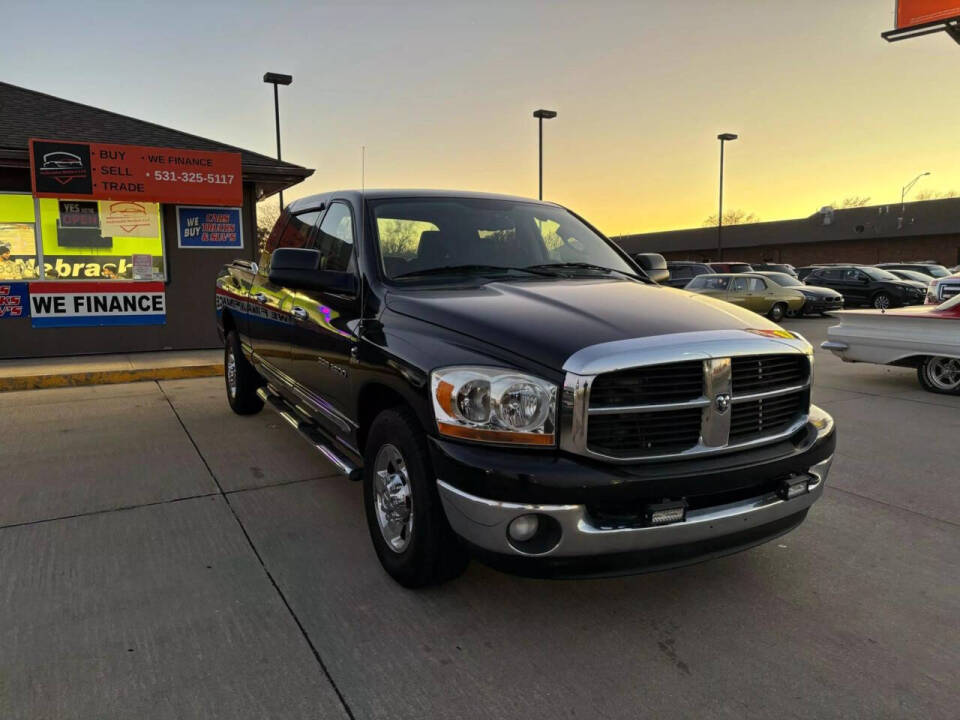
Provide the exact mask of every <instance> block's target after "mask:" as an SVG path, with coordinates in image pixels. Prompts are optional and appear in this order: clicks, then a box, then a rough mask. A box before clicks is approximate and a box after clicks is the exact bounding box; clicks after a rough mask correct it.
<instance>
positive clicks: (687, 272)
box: [670, 265, 693, 280]
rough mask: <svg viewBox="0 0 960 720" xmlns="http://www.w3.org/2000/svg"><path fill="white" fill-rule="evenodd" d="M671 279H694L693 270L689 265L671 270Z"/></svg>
mask: <svg viewBox="0 0 960 720" xmlns="http://www.w3.org/2000/svg"><path fill="white" fill-rule="evenodd" d="M670 277H673V278H677V279H681V280H682V279H683V278H690V277H693V269H692V268H691V267H690V266H689V265H681V266H679V267H672V268H670Z"/></svg>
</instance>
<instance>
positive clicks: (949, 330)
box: [821, 295, 960, 395]
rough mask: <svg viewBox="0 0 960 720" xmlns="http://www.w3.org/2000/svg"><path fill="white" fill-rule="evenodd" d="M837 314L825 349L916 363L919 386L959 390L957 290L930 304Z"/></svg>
mask: <svg viewBox="0 0 960 720" xmlns="http://www.w3.org/2000/svg"><path fill="white" fill-rule="evenodd" d="M839 315H840V324H839V325H834V326H833V327H831V328H829V329H828V330H827V341H826V342H825V343H823V344H822V346H821V347H823V348H824V349H825V350H830V351H832V352H833V354H834V355H836V356H837V357H839V358H840V359H842V360H843V361H845V362H866V363H876V364H878V365H899V366H907V367H916V368H917V377H918V378H919V380H920V384H921V385H922V386H923V389H924V390H927V391H929V392H934V393H943V394H947V395H960V295H957V296H955V297H953V298H951V299H950V300H947V301H946V302H945V303H941V304H940V305H937V306H935V307H931V306H930V305H924V306H922V307H909V308H900V309H898V310H889V311H886V312H882V311H877V310H853V311H844V312H841V313H839Z"/></svg>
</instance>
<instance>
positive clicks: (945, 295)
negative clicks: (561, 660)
mask: <svg viewBox="0 0 960 720" xmlns="http://www.w3.org/2000/svg"><path fill="white" fill-rule="evenodd" d="M954 295H960V283H940V299H941V300H949V299H950V298H952V297H953V296H954Z"/></svg>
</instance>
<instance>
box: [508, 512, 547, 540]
mask: <svg viewBox="0 0 960 720" xmlns="http://www.w3.org/2000/svg"><path fill="white" fill-rule="evenodd" d="M539 529H540V519H539V518H538V517H537V516H536V515H521V516H520V517H517V518H514V519H513V521H512V522H511V523H510V527H508V528H507V532H509V533H510V537H511V538H512V539H513V540H516V541H517V542H526V541H527V540H529V539H530V538H532V537H533V536H534V535H536V534H537V530H539Z"/></svg>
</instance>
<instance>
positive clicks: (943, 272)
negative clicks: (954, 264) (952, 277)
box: [924, 265, 950, 278]
mask: <svg viewBox="0 0 960 720" xmlns="http://www.w3.org/2000/svg"><path fill="white" fill-rule="evenodd" d="M924 270H925V271H926V272H927V273H928V274H929V275H932V276H933V277H935V278H942V277H947V276H948V275H949V274H950V271H949V270H947V269H946V268H945V267H944V266H943V265H927V266H926V267H925V268H924Z"/></svg>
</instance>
